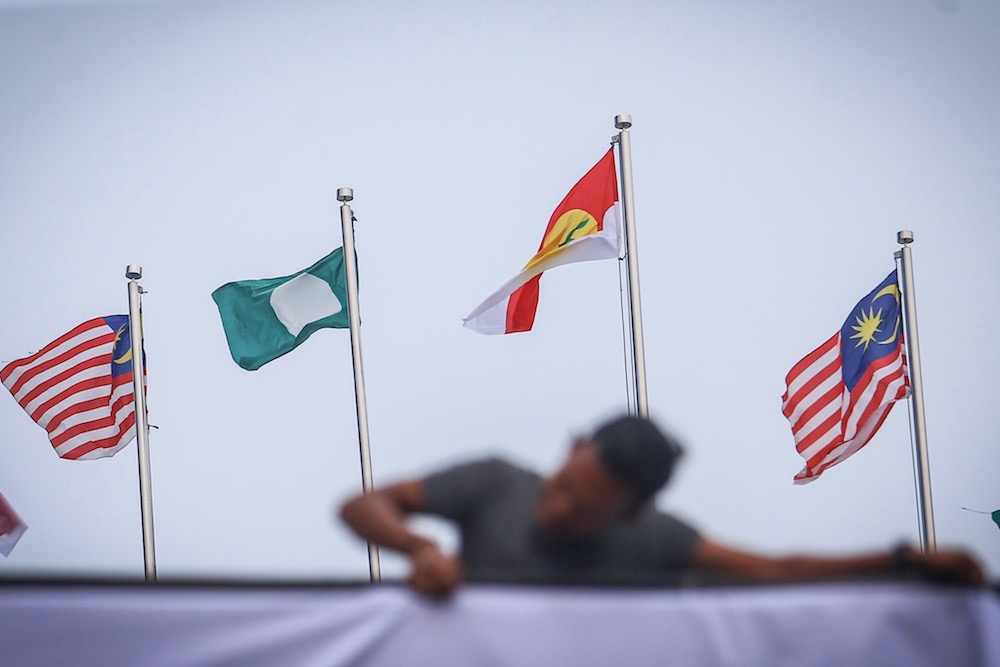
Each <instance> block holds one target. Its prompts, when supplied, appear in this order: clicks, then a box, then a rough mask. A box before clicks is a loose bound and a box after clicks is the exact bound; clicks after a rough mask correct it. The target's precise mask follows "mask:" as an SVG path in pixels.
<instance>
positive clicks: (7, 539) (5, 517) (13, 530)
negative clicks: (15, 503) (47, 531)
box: [0, 493, 28, 558]
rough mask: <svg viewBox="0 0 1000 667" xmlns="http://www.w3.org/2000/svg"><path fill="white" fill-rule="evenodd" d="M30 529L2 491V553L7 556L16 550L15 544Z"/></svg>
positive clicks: (0, 508) (0, 536) (0, 550)
mask: <svg viewBox="0 0 1000 667" xmlns="http://www.w3.org/2000/svg"><path fill="white" fill-rule="evenodd" d="M26 530H28V524H26V523H25V522H24V520H23V519H22V518H21V517H20V516H18V514H17V512H15V511H14V508H13V507H11V506H10V503H8V502H7V499H6V498H4V497H3V494H2V493H0V554H3V557H4V558H6V557H7V556H9V555H10V552H11V551H13V550H14V545H16V544H17V541H18V540H19V539H21V536H22V535H24V531H26Z"/></svg>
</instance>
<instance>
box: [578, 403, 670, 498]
mask: <svg viewBox="0 0 1000 667" xmlns="http://www.w3.org/2000/svg"><path fill="white" fill-rule="evenodd" d="M591 439H592V440H593V441H594V443H595V444H596V445H597V448H598V455H599V456H600V459H601V463H603V464H604V467H605V468H607V470H608V472H610V473H611V475H612V476H613V477H614V478H615V479H617V480H618V481H619V482H620V483H621V484H622V485H624V486H625V487H626V488H628V489H629V490H631V491H633V492H634V493H635V495H636V497H637V498H636V499H637V501H638V502H645V501H647V500H649V499H650V498H652V497H653V495H655V494H656V492H657V491H659V490H660V489H661V488H663V485H664V484H666V483H667V481H668V480H669V479H670V475H671V473H672V472H673V470H674V465H675V464H676V463H677V460H678V459H679V458H680V457H681V454H682V453H683V449H682V448H681V446H680V443H678V442H677V441H676V440H675V439H674V438H672V437H670V436H668V435H666V434H665V433H663V431H661V430H660V429H659V428H658V427H657V426H656V424H654V423H653V422H651V421H649V420H648V419H643V418H642V417H632V416H625V417H619V418H617V419H613V420H611V421H609V422H607V423H605V424H604V425H603V426H601V427H599V428H598V429H597V430H596V431H595V432H594V435H593V436H591Z"/></svg>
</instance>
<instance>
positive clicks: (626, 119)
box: [615, 113, 632, 130]
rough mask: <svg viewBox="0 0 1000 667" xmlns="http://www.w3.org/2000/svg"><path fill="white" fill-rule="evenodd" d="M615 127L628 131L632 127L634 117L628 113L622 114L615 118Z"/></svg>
mask: <svg viewBox="0 0 1000 667" xmlns="http://www.w3.org/2000/svg"><path fill="white" fill-rule="evenodd" d="M615 127H616V128H618V129H619V130H627V129H628V128H630V127H632V116H630V115H628V114H627V113H620V114H618V115H617V116H615Z"/></svg>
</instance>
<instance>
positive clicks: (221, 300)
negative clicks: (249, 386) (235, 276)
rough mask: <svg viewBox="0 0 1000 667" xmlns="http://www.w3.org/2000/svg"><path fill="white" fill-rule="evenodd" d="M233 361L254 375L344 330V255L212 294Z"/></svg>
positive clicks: (228, 286)
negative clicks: (319, 335) (326, 332)
mask: <svg viewBox="0 0 1000 667" xmlns="http://www.w3.org/2000/svg"><path fill="white" fill-rule="evenodd" d="M212 299H214V300H215V304H216V305H217V306H218V307H219V315H220V316H221V317H222V328H223V329H225V331H226V340H227V341H229V351H230V353H231V354H232V355H233V361H235V362H236V363H237V364H239V365H240V366H241V367H243V368H245V369H247V370H248V371H255V370H257V369H258V368H260V367H261V366H263V365H264V364H266V363H267V362H269V361H273V360H274V359H277V358H278V357H280V356H281V355H283V354H287V353H289V352H291V351H292V350H294V349H295V348H296V347H298V346H299V345H301V344H302V343H304V342H305V341H306V339H307V338H309V336H311V335H312V334H313V332H314V331H317V330H319V329H346V328H348V327H349V326H350V322H349V320H348V313H347V278H346V276H345V273H344V249H343V248H337V249H336V250H334V251H333V252H331V253H330V254H329V255H327V256H326V257H324V258H323V259H321V260H319V261H318V262H316V263H315V264H313V265H312V266H310V267H309V268H308V269H302V270H301V271H299V272H298V273H293V274H292V275H290V276H284V277H282V278H265V279H262V280H238V281H236V282H231V283H226V284H225V285H223V286H222V287H220V288H219V289H217V290H215V291H214V292H212Z"/></svg>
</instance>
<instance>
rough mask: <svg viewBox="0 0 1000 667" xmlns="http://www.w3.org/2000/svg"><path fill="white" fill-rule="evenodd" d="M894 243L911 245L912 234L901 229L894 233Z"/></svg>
mask: <svg viewBox="0 0 1000 667" xmlns="http://www.w3.org/2000/svg"><path fill="white" fill-rule="evenodd" d="M896 242H897V243H902V244H903V245H906V244H907V243H913V232H911V231H910V230H909V229H902V230H900V231H898V232H896Z"/></svg>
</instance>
